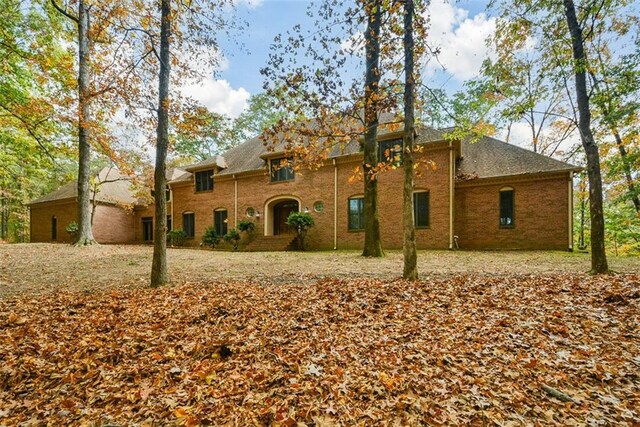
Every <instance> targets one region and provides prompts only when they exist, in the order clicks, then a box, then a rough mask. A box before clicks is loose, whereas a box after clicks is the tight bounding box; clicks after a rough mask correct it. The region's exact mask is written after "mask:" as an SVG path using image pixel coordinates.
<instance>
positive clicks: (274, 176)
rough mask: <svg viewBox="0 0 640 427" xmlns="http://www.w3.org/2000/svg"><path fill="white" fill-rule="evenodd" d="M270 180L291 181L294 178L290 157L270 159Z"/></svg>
mask: <svg viewBox="0 0 640 427" xmlns="http://www.w3.org/2000/svg"><path fill="white" fill-rule="evenodd" d="M269 165H270V168H271V182H280V181H291V180H293V179H294V178H295V173H294V171H293V167H292V166H291V159H285V158H281V159H271V162H270V163H269Z"/></svg>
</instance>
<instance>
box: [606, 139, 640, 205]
mask: <svg viewBox="0 0 640 427" xmlns="http://www.w3.org/2000/svg"><path fill="white" fill-rule="evenodd" d="M611 131H612V132H613V137H614V138H615V139H616V146H617V147H618V152H619V153H620V158H621V159H622V169H623V170H624V177H625V180H626V181H627V189H628V191H629V195H630V196H631V201H632V202H633V206H634V207H635V208H636V213H637V214H640V196H639V195H638V190H637V189H636V183H635V182H634V181H633V175H632V174H631V165H630V164H629V163H630V162H629V156H628V154H627V149H626V148H625V146H624V143H623V142H622V137H621V136H620V132H618V130H617V129H615V128H613V129H612V130H611Z"/></svg>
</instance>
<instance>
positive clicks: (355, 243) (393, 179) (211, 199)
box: [136, 148, 449, 249]
mask: <svg viewBox="0 0 640 427" xmlns="http://www.w3.org/2000/svg"><path fill="white" fill-rule="evenodd" d="M423 156H424V157H425V158H427V159H429V160H432V161H433V162H435V170H432V169H430V168H421V172H422V176H419V177H416V180H415V182H416V190H429V191H430V199H431V200H430V208H431V212H430V227H429V228H428V229H420V230H418V231H417V239H418V246H419V247H420V248H447V247H448V243H449V186H448V185H449V180H448V176H449V150H448V148H443V149H438V150H431V151H426V152H425V153H424V154H423ZM360 163H361V160H359V159H351V160H349V159H346V160H345V159H341V160H340V161H339V162H338V206H337V212H338V249H345V248H354V249H359V248H361V247H362V240H363V238H364V233H363V232H360V231H358V232H350V231H348V205H347V204H348V199H349V198H350V197H351V196H354V195H362V194H363V185H364V184H363V183H362V182H361V181H357V182H350V178H351V177H352V176H353V169H354V168H356V167H358V166H359V164H360ZM214 181H215V184H214V190H213V191H211V192H203V193H195V191H194V186H193V184H186V185H185V184H181V185H174V186H172V189H173V200H174V202H175V206H176V207H175V209H174V220H173V226H174V228H182V213H183V212H194V213H195V218H196V221H195V224H196V227H195V234H196V236H195V239H193V240H191V241H190V242H189V244H191V245H198V244H199V243H200V241H201V238H202V234H203V232H204V230H205V228H206V227H208V226H210V225H213V211H214V210H215V209H220V208H222V209H227V211H228V228H229V229H231V228H233V227H235V226H236V224H235V218H234V180H233V178H232V177H229V176H222V177H215V178H214ZM402 185H403V174H402V169H396V170H393V171H389V172H385V173H383V174H381V175H380V182H379V206H380V223H381V227H382V241H383V246H384V247H385V248H400V247H402ZM279 197H291V198H293V199H296V200H299V201H300V203H301V209H303V210H304V209H305V208H308V209H309V211H310V212H311V214H312V215H313V217H314V219H315V226H314V227H313V228H312V229H311V230H310V232H309V235H308V243H309V247H310V248H312V249H332V248H333V244H334V243H333V242H334V238H333V234H334V212H335V206H334V166H333V165H331V164H330V165H327V166H324V167H321V168H320V169H318V170H316V171H310V170H307V169H302V170H300V171H297V172H296V175H295V179H294V180H293V181H288V182H278V183H271V182H270V179H269V176H268V175H267V173H266V172H264V173H256V174H253V175H251V176H247V175H244V176H239V177H238V220H242V219H244V218H246V217H247V216H246V210H247V208H249V207H252V208H254V210H256V211H259V212H260V214H261V216H260V219H259V220H258V221H256V225H257V231H258V232H259V234H260V235H262V234H264V231H265V220H271V219H270V218H267V217H268V212H267V215H265V209H267V204H268V202H269V201H271V200H273V199H274V198H279ZM318 201H321V202H323V203H324V210H323V212H321V213H318V212H314V210H313V206H314V203H315V202H318ZM267 210H268V209H267ZM142 216H152V213H146V212H145V211H137V212H136V224H137V225H136V230H137V231H136V240H137V241H140V240H141V236H140V232H139V231H138V229H139V224H140V222H141V217H142ZM253 219H254V221H255V217H254V218H253Z"/></svg>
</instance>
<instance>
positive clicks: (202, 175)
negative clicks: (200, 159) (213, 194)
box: [196, 169, 213, 192]
mask: <svg viewBox="0 0 640 427" xmlns="http://www.w3.org/2000/svg"><path fill="white" fill-rule="evenodd" d="M210 190H213V169H209V170H206V171H200V172H196V192H200V191H210Z"/></svg>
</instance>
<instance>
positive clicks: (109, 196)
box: [29, 167, 136, 205]
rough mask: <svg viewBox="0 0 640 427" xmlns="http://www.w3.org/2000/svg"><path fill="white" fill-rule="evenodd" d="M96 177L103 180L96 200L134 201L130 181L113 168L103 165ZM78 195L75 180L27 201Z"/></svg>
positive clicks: (50, 200) (38, 201)
mask: <svg viewBox="0 0 640 427" xmlns="http://www.w3.org/2000/svg"><path fill="white" fill-rule="evenodd" d="M97 178H98V180H99V182H103V184H102V185H100V187H99V191H98V194H96V200H97V201H99V202H102V203H127V204H129V203H135V201H136V199H135V198H134V197H133V193H132V192H131V188H130V187H131V182H130V180H129V178H128V177H126V176H124V175H122V174H120V172H119V171H118V170H117V169H115V168H110V167H105V168H104V169H102V170H101V171H100V172H99V173H98V175H97ZM77 196H78V187H77V183H76V182H75V181H72V182H69V183H67V184H65V185H63V186H62V187H60V188H58V189H57V190H55V191H52V192H51V193H49V194H45V195H44V196H42V197H39V198H37V199H35V200H33V201H31V202H30V203H29V205H34V204H37V203H45V202H53V201H56V200H65V199H75V198H76V197H77Z"/></svg>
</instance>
